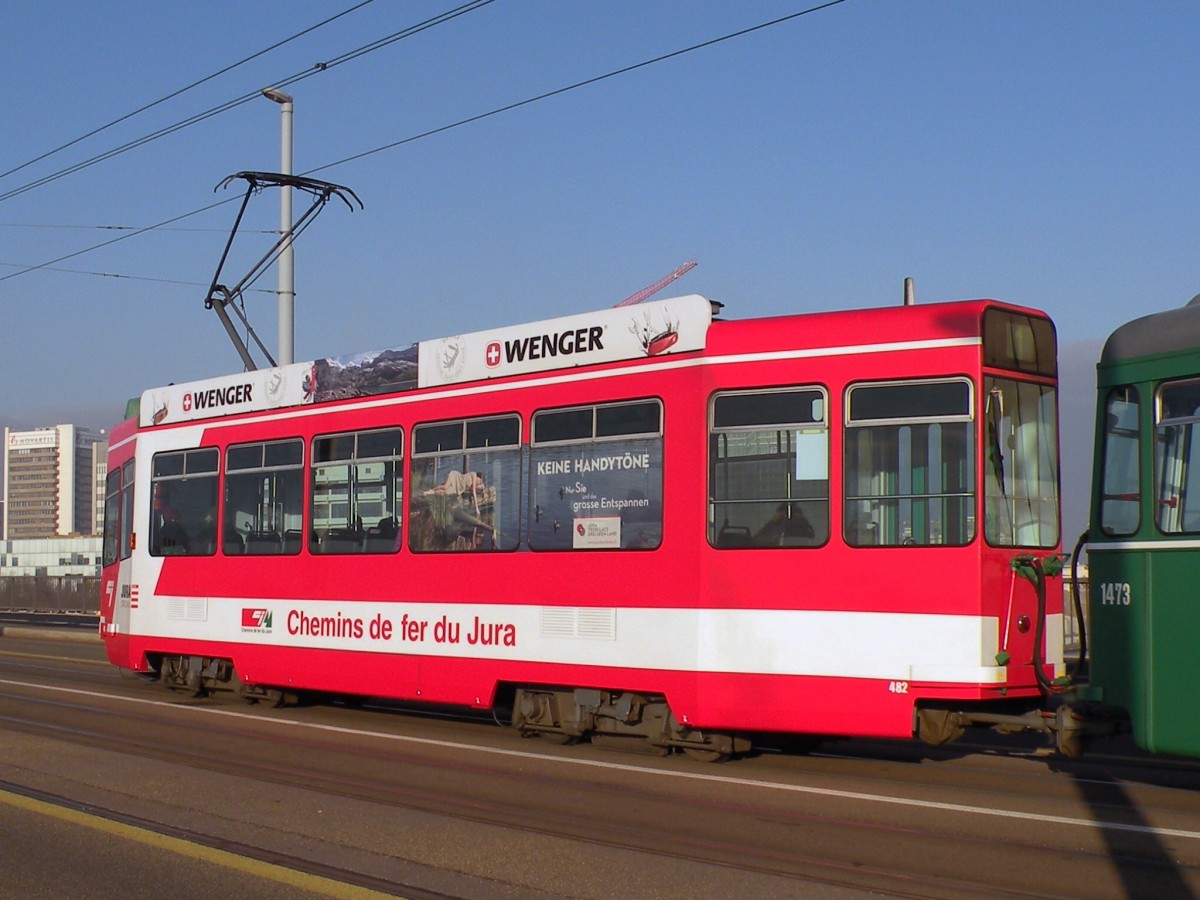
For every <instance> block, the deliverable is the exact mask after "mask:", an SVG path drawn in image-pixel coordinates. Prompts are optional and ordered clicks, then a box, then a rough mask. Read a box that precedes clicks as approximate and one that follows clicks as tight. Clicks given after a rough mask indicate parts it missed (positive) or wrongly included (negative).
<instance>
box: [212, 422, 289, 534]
mask: <svg viewBox="0 0 1200 900" xmlns="http://www.w3.org/2000/svg"><path fill="white" fill-rule="evenodd" d="M222 523H223V524H222V532H221V547H222V550H223V552H224V553H227V554H232V555H239V554H246V555H247V556H255V555H277V554H289V553H299V552H300V544H301V538H302V536H303V534H304V532H303V527H304V441H303V440H301V439H299V438H295V439H289V440H283V441H265V442H261V443H253V444H238V445H236V446H232V447H230V448H229V449H228V450H227V451H226V454H225V515H224V518H223V520H222Z"/></svg>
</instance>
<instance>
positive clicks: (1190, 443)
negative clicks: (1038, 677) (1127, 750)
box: [1087, 301, 1200, 756]
mask: <svg viewBox="0 0 1200 900" xmlns="http://www.w3.org/2000/svg"><path fill="white" fill-rule="evenodd" d="M1193 303H1195V301H1193ZM1098 369H1099V371H1098V375H1099V378H1098V383H1099V398H1098V399H1099V402H1098V414H1097V427H1096V436H1097V440H1096V465H1095V467H1094V469H1093V471H1094V473H1095V477H1094V479H1093V480H1094V485H1093V493H1092V521H1091V524H1090V527H1089V534H1088V565H1089V576H1090V582H1091V593H1090V601H1091V602H1090V619H1091V628H1090V635H1089V641H1090V644H1091V686H1090V688H1089V689H1088V690H1087V695H1088V696H1090V697H1091V698H1092V699H1095V700H1098V701H1100V702H1102V703H1104V704H1106V705H1111V706H1117V707H1121V708H1123V709H1124V710H1125V711H1126V712H1127V713H1128V715H1129V718H1130V722H1131V725H1132V728H1133V735H1134V740H1135V741H1136V743H1137V744H1138V746H1139V747H1142V748H1143V749H1145V750H1149V751H1151V752H1155V753H1177V754H1183V755H1188V756H1200V305H1191V304H1190V305H1189V306H1187V307H1185V308H1184V309H1181V310H1173V311H1170V312H1167V313H1159V314H1157V315H1154V316H1148V317H1146V318H1145V319H1139V320H1136V321H1134V322H1131V323H1129V324H1128V325H1124V326H1122V327H1121V328H1119V329H1118V330H1117V331H1115V332H1114V333H1113V335H1112V336H1111V337H1110V338H1109V341H1108V344H1107V345H1106V346H1105V348H1104V354H1103V355H1102V357H1101V361H1100V365H1099V367H1098Z"/></svg>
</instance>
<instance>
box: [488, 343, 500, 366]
mask: <svg viewBox="0 0 1200 900" xmlns="http://www.w3.org/2000/svg"><path fill="white" fill-rule="evenodd" d="M487 364H488V368H489V369H494V368H496V366H498V365H500V342H499V341H492V342H491V343H490V344H488V345H487Z"/></svg>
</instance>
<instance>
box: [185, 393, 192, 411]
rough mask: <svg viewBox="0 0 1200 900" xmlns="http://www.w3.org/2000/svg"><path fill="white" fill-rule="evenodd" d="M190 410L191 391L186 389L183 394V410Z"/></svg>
mask: <svg viewBox="0 0 1200 900" xmlns="http://www.w3.org/2000/svg"><path fill="white" fill-rule="evenodd" d="M191 410H192V393H191V391H188V392H187V393H186V394H184V395H183V411H184V412H191Z"/></svg>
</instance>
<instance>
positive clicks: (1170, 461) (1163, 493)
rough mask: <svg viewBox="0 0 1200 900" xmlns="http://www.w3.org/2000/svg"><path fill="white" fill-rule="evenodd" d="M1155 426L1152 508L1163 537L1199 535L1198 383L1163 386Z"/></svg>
mask: <svg viewBox="0 0 1200 900" xmlns="http://www.w3.org/2000/svg"><path fill="white" fill-rule="evenodd" d="M1156 420H1157V422H1156V427H1155V441H1154V445H1155V453H1154V472H1155V476H1154V477H1155V483H1156V486H1157V489H1156V496H1155V507H1156V508H1157V510H1158V527H1159V529H1160V530H1161V531H1162V532H1163V533H1164V534H1195V533H1197V532H1200V427H1198V426H1200V381H1183V382H1175V383H1173V384H1165V385H1163V386H1162V388H1160V389H1159V392H1158V404H1157V415H1156Z"/></svg>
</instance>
